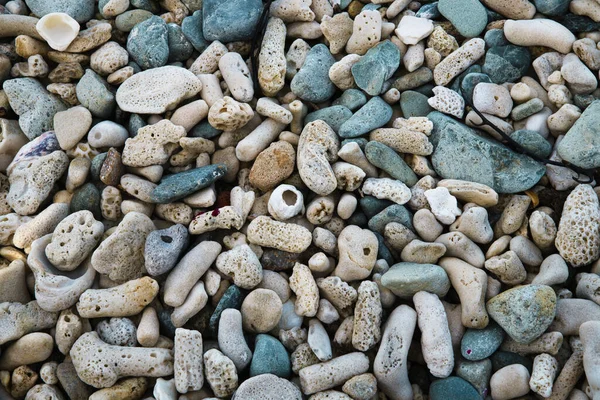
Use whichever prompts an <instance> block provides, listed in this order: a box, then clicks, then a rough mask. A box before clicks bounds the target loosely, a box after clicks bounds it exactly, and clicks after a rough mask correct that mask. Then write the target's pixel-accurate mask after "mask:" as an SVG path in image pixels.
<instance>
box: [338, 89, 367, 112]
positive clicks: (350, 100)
mask: <svg viewBox="0 0 600 400" xmlns="http://www.w3.org/2000/svg"><path fill="white" fill-rule="evenodd" d="M365 104H367V96H365V94H364V93H363V92H362V91H360V90H358V89H348V90H344V93H342V95H341V96H340V97H338V98H337V99H335V100H334V101H333V103H332V105H334V106H345V107H348V108H349V109H350V111H356V110H358V109H359V108H361V107H362V106H364V105H365Z"/></svg>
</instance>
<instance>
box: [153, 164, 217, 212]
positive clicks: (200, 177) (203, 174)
mask: <svg viewBox="0 0 600 400" xmlns="http://www.w3.org/2000/svg"><path fill="white" fill-rule="evenodd" d="M226 173H227V167H226V166H225V164H211V165H207V166H205V167H200V168H195V169H191V170H188V171H184V172H179V173H177V174H173V175H170V176H168V177H166V178H163V179H162V180H161V182H160V184H159V185H158V186H157V187H156V188H155V189H154V190H153V191H152V194H151V195H150V198H151V200H152V201H153V202H154V203H161V204H165V203H172V202H174V201H176V200H179V199H182V198H184V197H186V196H189V195H190V194H192V193H195V192H197V191H198V190H200V189H204V188H205V187H208V186H210V185H211V184H212V183H213V182H214V181H216V180H217V179H219V178H221V177H222V176H223V175H225V174H226Z"/></svg>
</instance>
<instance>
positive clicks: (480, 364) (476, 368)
mask: <svg viewBox="0 0 600 400" xmlns="http://www.w3.org/2000/svg"><path fill="white" fill-rule="evenodd" d="M456 375H457V376H458V377H459V378H462V379H464V380H466V381H467V382H469V383H470V384H471V385H473V386H474V387H475V388H476V389H477V390H478V391H479V393H480V394H481V396H482V397H484V398H485V397H486V396H487V394H488V393H489V391H490V388H489V383H490V377H491V376H492V361H491V360H490V359H487V358H486V359H484V360H481V361H460V362H458V363H457V366H456Z"/></svg>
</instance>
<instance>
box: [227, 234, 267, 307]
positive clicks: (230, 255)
mask: <svg viewBox="0 0 600 400" xmlns="http://www.w3.org/2000/svg"><path fill="white" fill-rule="evenodd" d="M216 267H217V269H218V270H219V271H220V272H221V273H223V274H225V275H227V276H229V277H231V278H233V283H234V284H235V285H236V286H239V287H241V288H242V289H253V288H254V287H256V286H257V285H258V284H259V283H260V282H261V280H262V277H263V274H262V266H261V264H260V261H259V260H258V257H257V256H256V254H254V252H253V251H252V250H251V248H250V246H248V245H247V244H242V245H239V246H236V247H234V248H233V249H231V250H229V251H225V252H223V253H221V254H220V255H219V257H217V262H216ZM248 297H249V296H248ZM248 297H247V298H248Z"/></svg>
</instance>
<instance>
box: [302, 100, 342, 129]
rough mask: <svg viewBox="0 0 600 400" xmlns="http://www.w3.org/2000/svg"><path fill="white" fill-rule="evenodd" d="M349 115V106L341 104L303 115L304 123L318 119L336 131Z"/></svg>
mask: <svg viewBox="0 0 600 400" xmlns="http://www.w3.org/2000/svg"><path fill="white" fill-rule="evenodd" d="M351 116H352V111H350V109H349V108H347V107H345V106H341V105H334V106H331V107H325V108H321V109H320V110H316V111H313V112H311V113H309V114H306V117H304V124H308V123H310V122H312V121H316V120H318V119H320V120H322V121H324V122H325V123H326V124H327V125H329V126H330V127H331V129H333V130H334V131H335V132H337V131H339V129H340V126H341V125H342V124H343V123H344V122H346V121H347V120H348V119H349V118H350V117H351Z"/></svg>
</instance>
